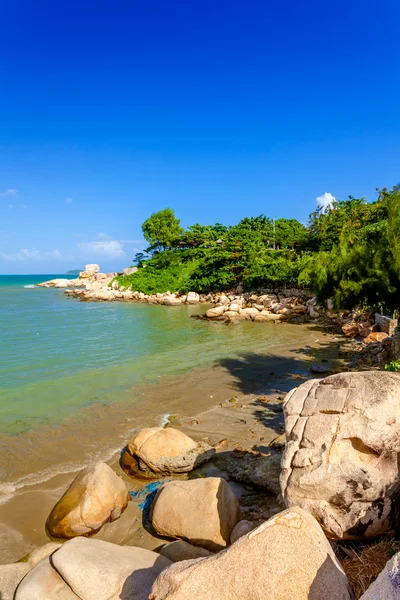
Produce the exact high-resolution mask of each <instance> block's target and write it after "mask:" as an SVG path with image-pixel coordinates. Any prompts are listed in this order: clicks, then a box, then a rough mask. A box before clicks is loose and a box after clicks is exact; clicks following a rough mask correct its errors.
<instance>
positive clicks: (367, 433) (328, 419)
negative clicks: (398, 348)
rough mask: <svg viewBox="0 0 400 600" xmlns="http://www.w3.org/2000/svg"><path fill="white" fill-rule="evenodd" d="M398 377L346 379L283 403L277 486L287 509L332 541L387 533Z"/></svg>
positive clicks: (317, 383) (306, 389) (397, 491)
mask: <svg viewBox="0 0 400 600" xmlns="http://www.w3.org/2000/svg"><path fill="white" fill-rule="evenodd" d="M399 398H400V374H399V373H388V372H383V371H363V372H359V373H356V372H348V373H339V374H337V375H331V376H330V377H327V378H325V379H322V380H317V379H313V380H310V381H307V382H306V383H303V384H302V385H301V386H300V387H298V388H295V389H294V390H292V391H291V392H289V394H287V396H286V399H285V402H284V415H285V428H286V438H287V444H286V447H285V452H284V455H283V460H282V473H281V478H280V483H281V489H282V495H283V499H284V501H285V504H286V505H287V506H301V507H302V508H304V509H306V510H308V511H309V512H310V513H312V514H313V515H314V516H315V517H316V518H317V519H318V520H319V522H320V523H321V525H322V527H323V528H324V530H325V531H326V533H327V535H328V536H330V537H332V538H339V539H342V538H360V537H372V536H376V535H380V534H382V533H385V532H389V531H392V530H393V528H394V527H395V526H396V522H397V517H396V515H397V511H396V510H395V505H396V503H397V502H398V498H399V496H400V477H399V454H400V404H399Z"/></svg>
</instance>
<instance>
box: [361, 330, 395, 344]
mask: <svg viewBox="0 0 400 600" xmlns="http://www.w3.org/2000/svg"><path fill="white" fill-rule="evenodd" d="M388 337H389V334H388V333H385V332H384V331H371V333H370V334H369V335H368V336H367V337H365V338H364V343H365V344H369V343H370V342H383V340H385V339H386V338H388Z"/></svg>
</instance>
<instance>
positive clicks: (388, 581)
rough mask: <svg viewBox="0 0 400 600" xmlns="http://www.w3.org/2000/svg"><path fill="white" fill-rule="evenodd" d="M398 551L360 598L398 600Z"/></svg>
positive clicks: (361, 599) (399, 575) (399, 585)
mask: <svg viewBox="0 0 400 600" xmlns="http://www.w3.org/2000/svg"><path fill="white" fill-rule="evenodd" d="M399 598H400V552H399V553H397V554H395V555H394V556H393V558H392V559H390V560H389V561H388V562H387V563H386V567H385V568H384V570H383V571H382V573H381V574H380V575H379V576H378V578H377V579H375V581H374V582H373V583H372V584H371V585H370V587H369V588H368V589H367V591H366V592H365V594H363V595H362V596H361V598H360V600H399Z"/></svg>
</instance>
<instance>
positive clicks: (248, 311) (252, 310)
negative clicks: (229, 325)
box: [241, 308, 259, 317]
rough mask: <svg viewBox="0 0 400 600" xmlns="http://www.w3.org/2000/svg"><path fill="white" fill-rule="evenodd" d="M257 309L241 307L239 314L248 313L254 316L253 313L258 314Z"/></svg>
mask: <svg viewBox="0 0 400 600" xmlns="http://www.w3.org/2000/svg"><path fill="white" fill-rule="evenodd" d="M258 313H259V311H258V310H257V308H243V310H242V312H241V314H242V315H243V314H244V315H249V316H250V317H254V315H258Z"/></svg>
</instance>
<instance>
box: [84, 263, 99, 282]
mask: <svg viewBox="0 0 400 600" xmlns="http://www.w3.org/2000/svg"><path fill="white" fill-rule="evenodd" d="M99 271H100V267H99V265H96V264H90V265H85V270H84V271H81V272H80V273H79V277H80V278H82V279H86V278H88V277H94V276H95V275H96V273H98V272H99Z"/></svg>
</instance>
